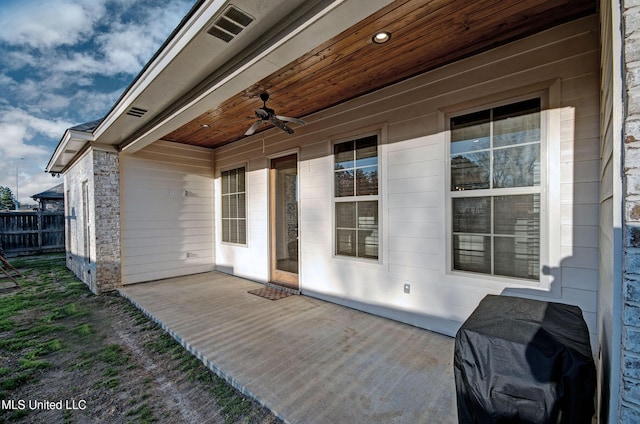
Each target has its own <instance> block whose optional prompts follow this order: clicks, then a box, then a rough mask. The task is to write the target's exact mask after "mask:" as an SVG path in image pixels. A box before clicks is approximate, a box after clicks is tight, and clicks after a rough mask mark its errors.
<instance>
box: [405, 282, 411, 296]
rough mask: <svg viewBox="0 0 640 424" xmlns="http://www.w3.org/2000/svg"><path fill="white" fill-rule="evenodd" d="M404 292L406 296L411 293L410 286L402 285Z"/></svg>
mask: <svg viewBox="0 0 640 424" xmlns="http://www.w3.org/2000/svg"><path fill="white" fill-rule="evenodd" d="M404 292H405V293H406V294H409V293H411V284H405V285H404Z"/></svg>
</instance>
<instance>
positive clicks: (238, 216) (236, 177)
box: [221, 167, 247, 244]
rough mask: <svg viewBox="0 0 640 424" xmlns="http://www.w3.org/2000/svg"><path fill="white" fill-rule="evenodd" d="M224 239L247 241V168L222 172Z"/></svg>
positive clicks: (228, 240)
mask: <svg viewBox="0 0 640 424" xmlns="http://www.w3.org/2000/svg"><path fill="white" fill-rule="evenodd" d="M221 191H222V202H221V203H222V214H221V215H222V241H223V242H227V243H236V244H246V243H247V209H246V190H245V168H244V167H241V168H236V169H230V170H228V171H223V172H222V190H221Z"/></svg>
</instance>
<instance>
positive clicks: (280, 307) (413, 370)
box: [120, 272, 457, 424]
mask: <svg viewBox="0 0 640 424" xmlns="http://www.w3.org/2000/svg"><path fill="white" fill-rule="evenodd" d="M260 287H262V285H261V284H258V283H255V282H252V281H248V280H244V279H241V278H237V277H234V276H230V275H227V274H223V273H218V272H212V273H205V274H197V275H192V276H185V277H179V278H173V279H168V280H162V281H157V282H152V283H144V284H137V285H132V286H125V287H124V288H122V289H121V290H120V293H121V294H122V295H123V296H124V297H126V298H128V299H129V300H130V301H131V302H132V303H134V304H135V305H136V306H137V307H139V308H140V309H141V310H143V311H144V312H145V313H146V314H148V315H149V316H151V317H152V318H153V319H154V320H155V321H157V322H158V323H159V324H160V325H162V326H163V327H164V328H165V329H166V330H167V331H168V332H169V333H170V334H171V335H172V336H173V337H175V338H176V339H177V340H178V341H179V342H180V343H181V344H182V345H183V346H185V348H187V349H188V350H190V351H191V352H193V353H194V354H196V356H198V357H199V358H200V359H201V360H202V361H203V362H204V363H205V364H206V365H207V366H208V367H209V368H211V369H212V370H213V371H214V372H215V373H217V374H218V375H220V376H221V377H223V378H224V379H226V380H227V381H229V382H230V383H231V384H232V385H234V386H235V387H236V388H238V389H239V390H240V391H242V392H243V393H245V394H248V395H249V396H251V397H253V398H255V399H256V400H257V401H258V402H260V403H261V404H263V405H265V406H266V407H268V408H269V409H271V410H272V411H273V412H274V413H275V414H276V415H277V416H279V417H280V418H282V419H283V420H284V421H285V422H288V423H304V424H307V423H309V424H312V423H412V424H413V423H455V422H457V417H456V399H455V384H454V377H453V345H454V340H453V339H452V338H450V337H447V336H443V335H440V334H435V333H432V332H429V331H426V330H422V329H419V328H416V327H412V326H409V325H405V324H402V323H398V322H395V321H391V320H388V319H385V318H381V317H378V316H374V315H370V314H367V313H363V312H359V311H356V310H353V309H349V308H345V307H342V306H338V305H335V304H332V303H328V302H324V301H321V300H317V299H313V298H309V297H306V296H289V297H286V298H284V299H280V300H277V301H272V300H268V299H265V298H262V297H258V296H255V295H253V294H249V293H248V291H250V290H255V289H256V288H260Z"/></svg>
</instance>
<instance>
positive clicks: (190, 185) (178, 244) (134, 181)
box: [120, 141, 214, 284]
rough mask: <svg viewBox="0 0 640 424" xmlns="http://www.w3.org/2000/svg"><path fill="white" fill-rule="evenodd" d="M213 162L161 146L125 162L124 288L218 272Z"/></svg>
mask: <svg viewBox="0 0 640 424" xmlns="http://www.w3.org/2000/svg"><path fill="white" fill-rule="evenodd" d="M212 156H213V155H212V152H211V151H210V150H207V149H202V148H197V147H191V146H184V145H180V144H175V143H167V142H162V141H160V142H156V143H154V144H152V145H150V146H148V147H147V148H145V149H143V150H141V151H139V152H137V153H135V154H132V155H122V156H121V159H120V161H121V181H122V183H121V187H120V190H121V198H122V200H121V202H122V205H121V213H122V224H121V225H122V282H123V284H131V283H137V282H142V281H151V280H157V279H162V278H169V277H174V276H178V275H186V274H193V273H198V272H205V271H211V270H213V268H214V265H213V264H214V257H213V235H214V232H213V216H214V215H213V184H212Z"/></svg>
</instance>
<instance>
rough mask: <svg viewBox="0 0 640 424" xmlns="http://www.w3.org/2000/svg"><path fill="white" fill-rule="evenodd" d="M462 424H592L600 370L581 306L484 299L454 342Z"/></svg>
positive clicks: (513, 299) (510, 299) (488, 297)
mask: <svg viewBox="0 0 640 424" xmlns="http://www.w3.org/2000/svg"><path fill="white" fill-rule="evenodd" d="M454 368H455V370H454V371H455V381H456V395H457V402H458V421H459V422H460V423H536V424H538V423H558V422H561V423H574V424H577V423H591V417H592V416H593V414H594V412H595V409H594V395H595V388H596V370H595V364H594V362H593V357H592V354H591V344H590V342H589V331H588V329H587V326H586V324H585V322H584V319H583V317H582V311H581V310H580V308H578V307H577V306H570V305H564V304H561V303H551V302H541V301H537V300H529V299H521V298H515V297H507V296H492V295H489V296H487V297H485V298H484V299H483V300H482V301H481V302H480V304H479V305H478V307H477V308H476V310H475V311H474V312H473V313H472V314H471V316H470V317H469V319H467V321H466V322H465V323H464V324H463V325H462V327H461V328H460V330H458V333H457V334H456V340H455V354H454Z"/></svg>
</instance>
